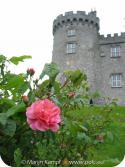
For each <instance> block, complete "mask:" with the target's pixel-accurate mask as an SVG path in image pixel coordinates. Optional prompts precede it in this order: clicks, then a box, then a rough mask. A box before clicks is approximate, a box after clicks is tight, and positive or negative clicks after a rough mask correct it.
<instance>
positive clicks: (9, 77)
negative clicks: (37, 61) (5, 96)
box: [5, 73, 24, 89]
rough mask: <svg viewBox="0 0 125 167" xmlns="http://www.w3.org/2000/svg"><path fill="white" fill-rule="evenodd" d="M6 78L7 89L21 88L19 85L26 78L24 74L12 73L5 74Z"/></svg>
mask: <svg viewBox="0 0 125 167" xmlns="http://www.w3.org/2000/svg"><path fill="white" fill-rule="evenodd" d="M5 79H6V82H7V83H6V89H12V88H14V89H19V87H20V86H21V85H22V84H23V83H24V78H23V76H22V75H16V74H10V73H7V74H6V75H5Z"/></svg>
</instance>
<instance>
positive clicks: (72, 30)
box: [67, 29, 76, 37]
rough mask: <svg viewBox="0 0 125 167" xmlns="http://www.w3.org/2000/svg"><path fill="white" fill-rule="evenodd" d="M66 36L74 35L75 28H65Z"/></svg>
mask: <svg viewBox="0 0 125 167" xmlns="http://www.w3.org/2000/svg"><path fill="white" fill-rule="evenodd" d="M67 36H68V37H73V36H76V30H75V29H68V30H67Z"/></svg>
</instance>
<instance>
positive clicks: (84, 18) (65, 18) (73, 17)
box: [53, 11, 99, 34]
mask: <svg viewBox="0 0 125 167" xmlns="http://www.w3.org/2000/svg"><path fill="white" fill-rule="evenodd" d="M73 24H83V25H84V24H91V25H93V27H96V28H97V30H99V18H98V17H97V16H96V11H91V12H89V13H88V14H86V12H85V11H77V12H76V13H73V11H70V12H66V13H65V14H64V15H62V14H61V15H59V16H58V17H57V18H56V19H55V20H54V22H53V34H54V33H55V32H56V31H57V30H58V29H59V28H60V27H62V26H66V25H73Z"/></svg>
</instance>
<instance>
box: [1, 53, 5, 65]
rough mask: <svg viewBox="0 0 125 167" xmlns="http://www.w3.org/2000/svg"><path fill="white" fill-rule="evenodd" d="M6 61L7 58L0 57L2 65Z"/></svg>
mask: <svg viewBox="0 0 125 167" xmlns="http://www.w3.org/2000/svg"><path fill="white" fill-rule="evenodd" d="M5 60H6V57H5V56H3V55H0V63H2V62H4V61H5Z"/></svg>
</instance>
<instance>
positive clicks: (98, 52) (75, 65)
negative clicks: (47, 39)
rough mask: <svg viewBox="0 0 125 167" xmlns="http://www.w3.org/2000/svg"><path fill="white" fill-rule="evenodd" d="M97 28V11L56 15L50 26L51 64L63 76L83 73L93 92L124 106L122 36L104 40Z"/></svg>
mask: <svg viewBox="0 0 125 167" xmlns="http://www.w3.org/2000/svg"><path fill="white" fill-rule="evenodd" d="M107 26H110V25H107ZM99 28H100V25H99V18H98V17H97V16H96V11H91V12H89V13H88V14H86V13H85V12H84V11H77V12H76V13H73V12H72V11H71V12H66V13H65V15H62V14H61V15H59V16H58V17H57V18H56V19H55V20H54V22H53V36H54V41H53V42H54V43H53V57H52V61H53V62H55V63H57V64H58V65H59V67H60V70H61V71H62V72H63V71H64V70H66V69H71V70H75V69H80V70H82V71H85V73H86V74H87V78H88V82H89V83H90V88H91V90H92V91H99V92H100V93H101V94H103V96H105V97H109V98H111V99H113V98H116V99H118V104H119V105H125V32H124V33H121V35H118V34H117V33H115V34H114V35H113V36H111V34H108V35H107V37H104V35H100V34H99Z"/></svg>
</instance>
